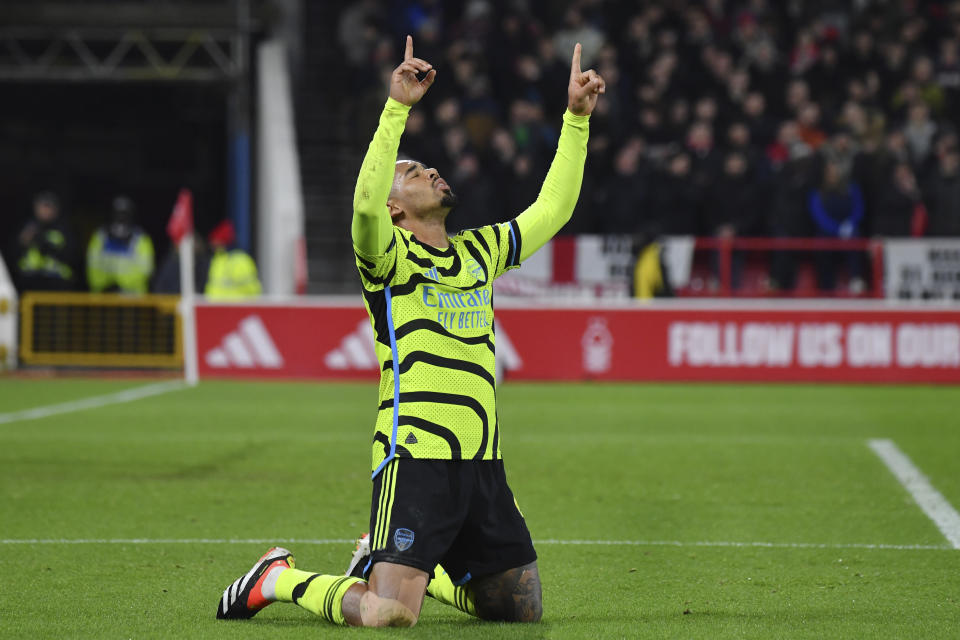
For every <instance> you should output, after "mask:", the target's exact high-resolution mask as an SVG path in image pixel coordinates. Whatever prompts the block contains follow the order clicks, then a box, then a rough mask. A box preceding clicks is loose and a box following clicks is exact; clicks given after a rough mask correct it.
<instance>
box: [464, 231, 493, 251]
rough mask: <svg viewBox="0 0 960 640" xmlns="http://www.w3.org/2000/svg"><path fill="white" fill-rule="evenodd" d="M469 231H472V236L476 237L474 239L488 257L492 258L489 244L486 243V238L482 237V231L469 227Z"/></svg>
mask: <svg viewBox="0 0 960 640" xmlns="http://www.w3.org/2000/svg"><path fill="white" fill-rule="evenodd" d="M470 231H472V232H473V237H474V238H475V239H476V241H477V242H478V243H479V244H480V247H481V248H482V249H483V250H484V251H486V252H487V255H488V256H490V257H491V258H492V257H493V254H492V253H490V245H488V244H487V241H486V239H485V238H484V237H483V233H482V232H481V231H480V229H470Z"/></svg>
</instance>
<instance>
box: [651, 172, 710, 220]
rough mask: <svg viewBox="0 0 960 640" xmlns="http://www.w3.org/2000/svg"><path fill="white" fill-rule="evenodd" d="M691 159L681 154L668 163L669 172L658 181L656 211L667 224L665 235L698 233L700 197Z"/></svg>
mask: <svg viewBox="0 0 960 640" xmlns="http://www.w3.org/2000/svg"><path fill="white" fill-rule="evenodd" d="M691 168H692V163H691V162H690V156H689V155H688V154H686V153H678V154H676V155H674V156H673V157H671V158H670V159H669V160H668V161H667V167H666V171H665V172H664V173H663V174H662V175H660V176H659V177H658V178H657V179H656V180H655V182H656V183H657V184H658V189H657V190H656V194H655V195H654V196H653V198H654V199H653V207H652V208H653V210H654V211H655V215H656V216H657V218H658V219H660V220H662V221H663V232H664V233H666V234H673V235H694V234H696V233H697V230H698V224H697V216H698V214H699V204H700V194H699V192H698V189H697V187H696V185H695V184H693V182H692V180H691Z"/></svg>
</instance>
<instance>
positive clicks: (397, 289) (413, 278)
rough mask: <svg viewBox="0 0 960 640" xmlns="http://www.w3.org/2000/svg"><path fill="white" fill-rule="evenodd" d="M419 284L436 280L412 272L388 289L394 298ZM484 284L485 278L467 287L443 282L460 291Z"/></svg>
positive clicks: (431, 282) (403, 294) (414, 288)
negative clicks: (407, 277) (402, 280)
mask: <svg viewBox="0 0 960 640" xmlns="http://www.w3.org/2000/svg"><path fill="white" fill-rule="evenodd" d="M437 271H438V272H439V271H440V270H439V269H437ZM419 284H436V281H435V280H431V279H430V278H428V277H426V276H424V275H422V274H419V273H413V274H410V279H409V280H407V281H406V282H404V283H403V284H396V285H393V286H392V287H391V288H390V291H391V292H392V293H393V296H394V297H395V298H396V297H399V296H406V295H409V294H411V293H413V292H414V291H416V290H417V285H419ZM485 284H487V281H486V280H478V281H477V282H476V283H474V284H472V285H470V286H469V287H458V286H457V285H454V284H450V285H448V284H444V286H445V287H450V288H451V289H459V290H460V291H473V290H474V289H479V288H480V287H482V286H484V285H485Z"/></svg>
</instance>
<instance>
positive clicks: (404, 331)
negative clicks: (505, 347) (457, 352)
mask: <svg viewBox="0 0 960 640" xmlns="http://www.w3.org/2000/svg"><path fill="white" fill-rule="evenodd" d="M421 330H422V331H432V332H433V333H439V334H440V335H442V336H446V337H447V338H452V339H454V340H457V341H458V342H462V343H464V344H485V345H487V348H488V349H490V352H491V353H496V350H495V349H494V347H493V342H492V341H491V340H490V336H488V335H486V334H484V335H480V336H472V337H464V336H458V335H456V334H454V333H450V332H449V331H447V330H446V329H444V328H443V325H442V324H440V323H439V322H437V321H436V320H427V319H425V318H418V319H416V320H410V321H409V322H404V323H403V324H402V325H400V326H399V327H397V328H396V329H395V330H394V333H393V335H394V337H395V338H396V339H397V340H400V339H401V338H403V337H405V336H407V335H409V334H411V333H413V332H414V331H421Z"/></svg>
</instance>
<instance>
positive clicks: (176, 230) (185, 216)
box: [167, 189, 193, 244]
mask: <svg viewBox="0 0 960 640" xmlns="http://www.w3.org/2000/svg"><path fill="white" fill-rule="evenodd" d="M192 231H193V193H192V192H191V191H190V189H180V194H179V195H178V196H177V202H176V204H174V205H173V213H172V214H170V221H169V222H168V223H167V235H168V236H170V239H171V240H173V243H174V244H180V241H181V240H183V236H185V235H187V234H188V233H191V232H192Z"/></svg>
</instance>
